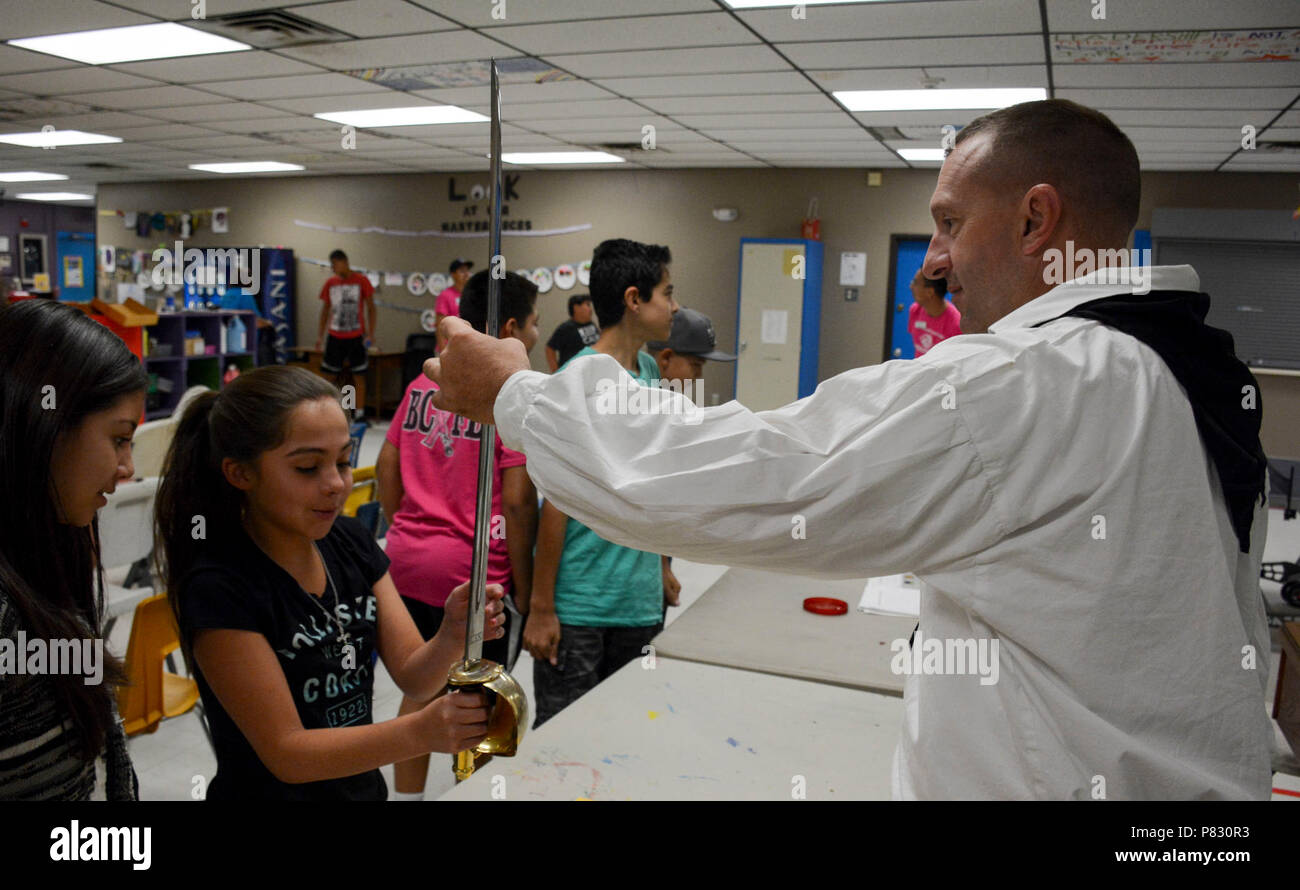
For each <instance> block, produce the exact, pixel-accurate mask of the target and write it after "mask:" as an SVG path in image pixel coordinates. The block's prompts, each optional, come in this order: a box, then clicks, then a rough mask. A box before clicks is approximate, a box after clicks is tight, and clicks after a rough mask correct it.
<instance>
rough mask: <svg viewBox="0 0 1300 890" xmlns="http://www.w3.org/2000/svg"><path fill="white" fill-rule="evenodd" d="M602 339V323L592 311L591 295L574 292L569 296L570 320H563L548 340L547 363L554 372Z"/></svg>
mask: <svg viewBox="0 0 1300 890" xmlns="http://www.w3.org/2000/svg"><path fill="white" fill-rule="evenodd" d="M598 339H600V325H598V324H597V323H596V319H595V317H594V315H593V312H592V307H591V297H589V296H587V295H586V294H574V295H573V296H572V297H569V320H568V321H565V322H562V323H561V324H560V325H559V326H558V327H557V328H556V329H555V333H553V334H551V339H550V340H548V341H547V342H546V364H548V365H550V367H551V373H552V374H554V373H555V372H556V371H557V370H558V369H559V368H560V367H561V366H562V365H564V364H565V363H567V362H568V361H569V359H571V358H573V357H574V356H575V355H577V354H578V353H579V352H581V351H582V350H583V349H585V348H587V347H588V346H591V345H592V344H593V343H595V342H596V341H597V340H598Z"/></svg>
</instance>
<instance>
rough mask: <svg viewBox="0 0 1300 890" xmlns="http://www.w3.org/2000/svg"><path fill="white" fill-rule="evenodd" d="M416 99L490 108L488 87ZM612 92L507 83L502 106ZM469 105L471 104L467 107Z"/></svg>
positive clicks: (577, 85) (587, 86)
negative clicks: (488, 106)
mask: <svg viewBox="0 0 1300 890" xmlns="http://www.w3.org/2000/svg"><path fill="white" fill-rule="evenodd" d="M410 94H411V95H412V96H419V97H421V98H423V99H428V100H429V101H431V102H438V103H440V104H447V105H459V106H461V107H462V108H469V107H470V106H471V105H481V106H484V107H486V106H487V105H488V102H489V97H488V90H487V87H482V86H478V87H448V88H445V89H440V90H411V92H410ZM612 98H614V96H613V95H612V94H611V93H610V92H609V90H606V89H603V88H602V87H598V86H596V85H595V84H594V83H589V82H588V81H585V80H548V81H543V82H542V83H503V84H502V85H501V104H502V107H504V108H509V107H512V106H515V105H525V104H532V103H534V102H574V101H581V100H584V99H612ZM466 103H469V104H466Z"/></svg>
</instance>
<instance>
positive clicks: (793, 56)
mask: <svg viewBox="0 0 1300 890" xmlns="http://www.w3.org/2000/svg"><path fill="white" fill-rule="evenodd" d="M776 48H777V49H779V50H780V51H781V52H782V53H784V54H785V55H786V56H787V57H788V58H789V59H790V61H792V62H794V63H795V64H796V65H798V66H799V67H801V68H804V69H807V70H810V71H811V70H815V69H819V68H893V67H910V68H915V67H918V66H921V65H925V66H926V67H927V69H928V70H930V71H933V72H935V73H936V74H942V73H943V71H942V68H943V67H947V66H952V65H968V66H969V65H989V64H997V65H1041V64H1043V61H1044V59H1043V55H1044V52H1043V37H1042V35H1041V34H1006V35H1000V36H996V37H978V36H966V37H920V38H908V39H904V40H836V41H828V42H824V43H822V42H818V43H781V44H778V45H777V47H776Z"/></svg>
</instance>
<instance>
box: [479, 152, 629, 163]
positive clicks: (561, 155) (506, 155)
mask: <svg viewBox="0 0 1300 890" xmlns="http://www.w3.org/2000/svg"><path fill="white" fill-rule="evenodd" d="M501 160H503V161H505V162H506V163H507V164H536V165H541V164H623V163H626V158H620V157H619V156H618V155H612V154H610V153H608V152H604V151H503V152H501Z"/></svg>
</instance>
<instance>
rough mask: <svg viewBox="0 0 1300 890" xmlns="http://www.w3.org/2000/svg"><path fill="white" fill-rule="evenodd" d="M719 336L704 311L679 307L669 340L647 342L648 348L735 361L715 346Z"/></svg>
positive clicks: (722, 360)
mask: <svg viewBox="0 0 1300 890" xmlns="http://www.w3.org/2000/svg"><path fill="white" fill-rule="evenodd" d="M717 345H718V338H717V336H716V335H715V334H714V333H713V322H711V321H709V317H708V316H707V315H705V314H704V313H703V312H696V311H695V310H694V309H678V310H677V314H676V315H674V316H673V328H672V331H671V332H670V333H669V335H668V340H667V341H663V340H655V341H652V342H650V343H647V344H646V349H649V350H651V351H658V350H660V349H671V350H672V351H673V352H680V353H681V354H682V355H698V356H699V357H700V358H703V359H708V360H709V361H711V362H734V361H735V360H736V357H735V356H734V355H731V354H730V353H726V352H718V350H717V349H716V348H715V347H716V346H717Z"/></svg>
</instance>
